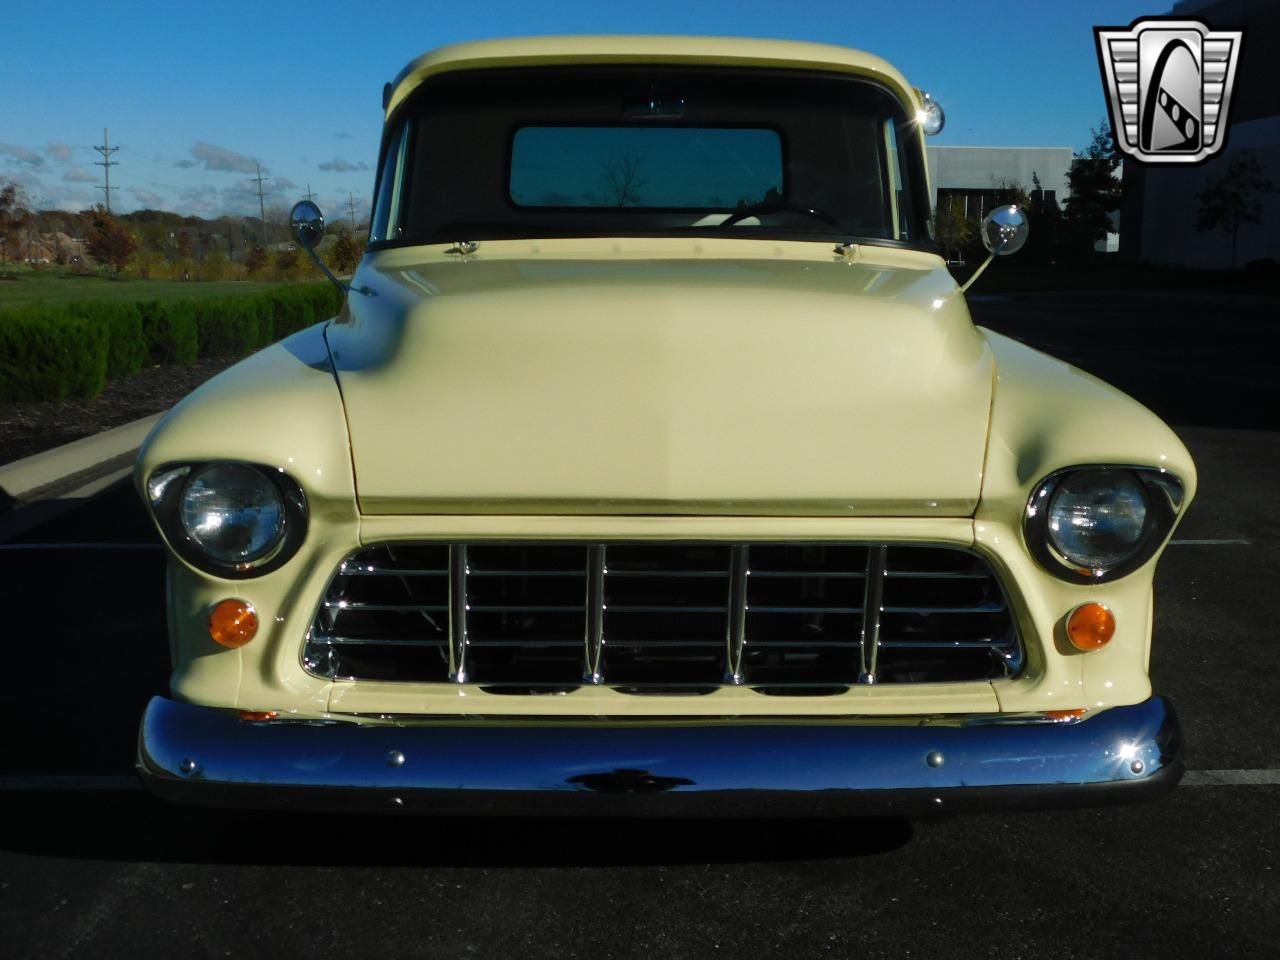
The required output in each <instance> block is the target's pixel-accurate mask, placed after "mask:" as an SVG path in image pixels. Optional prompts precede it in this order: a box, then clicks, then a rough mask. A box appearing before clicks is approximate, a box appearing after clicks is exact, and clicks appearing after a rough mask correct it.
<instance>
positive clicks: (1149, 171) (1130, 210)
mask: <svg viewBox="0 0 1280 960" xmlns="http://www.w3.org/2000/svg"><path fill="white" fill-rule="evenodd" d="M1170 16H1175V17H1189V18H1195V19H1198V20H1203V21H1205V22H1206V23H1208V24H1209V25H1210V26H1211V27H1214V28H1218V29H1227V28H1236V27H1244V31H1245V35H1244V47H1243V50H1242V52H1241V54H1240V62H1239V65H1238V66H1237V68H1236V82H1235V93H1234V95H1233V97H1232V100H1231V108H1230V126H1229V128H1228V130H1227V141H1226V147H1225V149H1224V150H1223V151H1222V152H1221V153H1219V154H1217V155H1216V156H1214V157H1212V158H1210V159H1209V160H1207V161H1206V162H1205V163H1203V164H1201V165H1199V166H1194V167H1189V166H1164V167H1161V166H1156V165H1152V164H1140V163H1125V165H1124V194H1125V200H1124V208H1123V212H1122V216H1123V222H1124V225H1125V229H1124V231H1123V232H1122V234H1121V237H1120V255H1121V256H1122V257H1123V258H1125V259H1127V260H1132V261H1141V262H1144V263H1154V264H1164V265H1170V266H1186V267H1209V268H1229V267H1231V265H1232V264H1231V237H1230V236H1229V235H1228V234H1226V233H1224V232H1222V231H1213V232H1201V231H1199V230H1197V229H1196V213H1197V211H1198V210H1199V207H1200V194H1201V193H1202V192H1203V191H1204V189H1205V187H1206V186H1207V184H1208V182H1209V181H1210V180H1211V179H1213V178H1215V177H1221V176H1222V175H1224V174H1225V173H1226V171H1227V170H1228V169H1229V168H1230V166H1231V161H1232V159H1233V158H1234V157H1237V156H1238V155H1240V154H1241V153H1243V152H1246V151H1247V153H1248V154H1249V155H1250V156H1252V157H1253V158H1255V159H1256V160H1257V161H1258V162H1259V164H1260V166H1261V167H1262V173H1263V176H1264V177H1267V178H1269V179H1270V180H1271V182H1272V184H1273V192H1271V193H1268V194H1263V195H1262V197H1261V200H1262V223H1261V224H1260V225H1258V226H1245V227H1244V228H1242V229H1241V231H1240V233H1239V236H1238V238H1237V252H1236V265H1237V266H1244V265H1246V264H1248V263H1250V262H1251V261H1255V260H1266V259H1270V260H1277V261H1280V192H1277V191H1280V56H1277V54H1276V45H1277V43H1280V0H1183V2H1180V3H1177V4H1175V5H1174V7H1173V10H1172V11H1171V13H1170Z"/></svg>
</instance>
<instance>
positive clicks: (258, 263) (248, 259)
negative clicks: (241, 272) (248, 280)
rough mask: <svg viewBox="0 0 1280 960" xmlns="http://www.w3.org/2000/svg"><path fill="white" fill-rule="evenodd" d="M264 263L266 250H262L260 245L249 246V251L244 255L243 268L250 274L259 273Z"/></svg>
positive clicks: (265, 262)
mask: <svg viewBox="0 0 1280 960" xmlns="http://www.w3.org/2000/svg"><path fill="white" fill-rule="evenodd" d="M266 265H267V251H265V250H263V249H262V247H250V248H249V251H248V252H247V253H246V254H245V255H244V269H245V272H246V273H247V274H249V275H250V276H253V275H254V274H256V273H259V272H260V271H261V270H262V269H263V267H265V266H266Z"/></svg>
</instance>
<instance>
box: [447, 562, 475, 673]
mask: <svg viewBox="0 0 1280 960" xmlns="http://www.w3.org/2000/svg"><path fill="white" fill-rule="evenodd" d="M468 573H470V571H469V570H468V569H467V545H466V544H465V543H451V544H450V545H449V679H450V680H452V681H453V682H454V683H466V682H467V610H468V607H467V574H468Z"/></svg>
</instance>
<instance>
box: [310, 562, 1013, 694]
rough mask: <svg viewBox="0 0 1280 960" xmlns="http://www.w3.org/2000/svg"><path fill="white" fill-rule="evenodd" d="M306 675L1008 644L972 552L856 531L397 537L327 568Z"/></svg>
mask: <svg viewBox="0 0 1280 960" xmlns="http://www.w3.org/2000/svg"><path fill="white" fill-rule="evenodd" d="M303 662H304V664H305V666H306V667H307V669H308V670H310V671H311V672H312V673H315V674H317V675H320V676H325V677H332V678H355V679H375V680H400V681H413V682H426V683H432V682H436V683H465V684H469V685H475V686H478V687H481V688H484V689H488V688H493V689H495V690H497V689H501V690H508V691H513V692H518V691H522V690H528V691H529V692H537V691H538V690H547V691H563V690H569V689H573V688H575V687H577V686H580V685H590V684H604V685H607V686H610V687H612V688H614V689H616V690H620V691H624V692H627V693H646V692H649V693H664V692H672V691H685V692H691V693H705V692H709V691H711V690H714V689H716V688H717V687H719V686H722V685H724V684H731V685H745V686H747V687H750V688H753V689H756V690H758V691H760V692H762V693H768V694H772V695H778V694H785V693H786V692H787V691H789V690H790V691H793V692H795V694H796V695H813V694H815V693H816V694H821V693H824V692H833V693H838V692H840V691H843V690H847V689H849V688H851V687H852V686H854V685H857V684H860V683H861V684H865V683H931V682H942V681H957V680H990V679H996V678H999V677H1005V676H1010V675H1013V674H1015V673H1017V672H1018V671H1019V670H1020V669H1021V665H1022V649H1021V645H1020V643H1019V640H1018V636H1017V632H1016V629H1015V626H1014V622H1013V618H1012V616H1011V614H1010V612H1009V608H1008V604H1007V602H1006V599H1005V596H1004V593H1003V591H1002V589H1001V587H1000V584H999V582H998V581H997V579H996V577H995V575H994V573H993V572H992V570H991V569H990V567H989V566H988V564H987V563H986V562H985V561H984V560H983V559H982V558H981V557H980V556H979V555H977V554H975V553H972V552H970V551H967V550H963V549H958V548H953V547H936V546H916V545H898V544H887V545H886V544H865V543H805V542H798V543H776V542H767V543H752V544H727V543H650V542H645V543H609V544H583V543H568V542H564V543H560V542H542V543H536V542H535V543H524V542H512V543H470V544H442V543H396V544H384V545H379V546H375V547H368V548H365V549H363V550H361V551H358V552H357V553H355V554H353V555H351V556H349V557H348V558H347V559H346V560H345V561H344V562H343V563H342V564H341V565H340V566H339V568H338V570H337V572H336V573H335V575H334V577H333V579H332V580H331V582H330V583H329V586H328V588H327V590H326V592H325V596H324V598H323V600H322V602H321V604H320V606H319V610H318V612H317V614H316V618H315V622H314V624H313V625H312V629H311V631H310V633H309V635H308V638H307V641H306V645H305V649H304V651H303Z"/></svg>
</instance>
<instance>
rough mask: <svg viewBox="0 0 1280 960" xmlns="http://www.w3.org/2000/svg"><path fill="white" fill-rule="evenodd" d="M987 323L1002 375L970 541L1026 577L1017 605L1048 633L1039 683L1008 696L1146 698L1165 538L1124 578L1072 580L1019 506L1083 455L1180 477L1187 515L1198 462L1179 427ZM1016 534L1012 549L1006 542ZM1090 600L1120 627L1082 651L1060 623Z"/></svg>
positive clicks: (1093, 701)
mask: <svg viewBox="0 0 1280 960" xmlns="http://www.w3.org/2000/svg"><path fill="white" fill-rule="evenodd" d="M981 333H982V334H983V336H985V337H986V338H987V341H988V342H989V343H990V344H991V348H992V351H993V352H994V354H995V357H996V384H995V390H994V393H993V398H992V407H991V428H990V432H989V435H988V439H987V453H986V463H985V468H984V472H983V483H982V497H981V501H980V503H979V506H978V510H977V511H976V513H975V515H974V532H975V539H976V542H977V543H978V544H979V545H980V546H981V547H984V548H985V549H987V550H990V551H992V552H993V553H996V554H998V555H999V557H1000V558H1001V559H1002V561H1003V562H1004V563H1005V564H1006V565H1007V567H1008V574H1009V576H1010V577H1011V578H1012V580H1013V581H1014V582H1016V583H1019V584H1020V585H1022V586H1023V589H1022V590H1021V592H1022V595H1023V610H1022V611H1021V613H1022V615H1023V616H1024V617H1025V618H1026V619H1027V620H1029V621H1031V622H1032V623H1033V624H1034V627H1035V629H1036V632H1037V633H1038V634H1039V635H1040V636H1041V637H1042V639H1043V650H1042V654H1043V659H1042V662H1041V663H1040V664H1039V670H1040V674H1039V675H1040V678H1041V682H1040V683H1039V684H1034V685H1028V686H1023V687H1021V688H1012V687H1011V688H1010V689H1008V690H1007V691H1005V695H1004V696H1002V698H1001V706H1002V708H1004V709H1019V708H1020V707H1021V706H1022V703H1023V700H1022V697H1023V696H1024V695H1025V696H1026V697H1027V698H1030V700H1028V701H1027V702H1032V701H1034V702H1040V703H1041V704H1043V702H1044V701H1043V699H1036V698H1045V697H1049V696H1052V697H1055V698H1056V697H1061V698H1062V700H1063V701H1068V700H1070V701H1074V702H1077V703H1078V704H1081V705H1085V706H1087V707H1089V708H1090V709H1100V708H1103V707H1110V706H1116V705H1127V704H1133V703H1138V702H1141V701H1142V700H1144V699H1146V698H1147V697H1148V696H1150V694H1151V684H1150V681H1149V679H1148V677H1147V664H1148V659H1149V654H1150V632H1151V584H1152V579H1153V577H1154V574H1155V567H1156V562H1157V560H1158V559H1159V557H1160V554H1161V553H1162V552H1163V549H1164V547H1165V545H1167V542H1168V541H1167V540H1166V543H1165V544H1162V545H1161V547H1160V549H1159V550H1157V551H1156V552H1155V554H1154V555H1153V556H1152V557H1151V559H1150V560H1148V561H1147V563H1145V564H1143V565H1142V566H1141V567H1139V568H1138V569H1137V570H1135V571H1134V572H1133V573H1130V574H1129V575H1127V576H1124V577H1121V578H1120V579H1118V580H1115V581H1112V582H1110V583H1103V584H1097V583H1089V584H1073V583H1066V582H1064V581H1062V580H1059V579H1057V578H1056V577H1054V576H1052V575H1051V574H1049V573H1047V572H1046V571H1045V570H1043V569H1042V568H1041V567H1040V566H1039V564H1038V563H1037V562H1036V561H1035V560H1033V559H1032V558H1031V555H1030V553H1029V552H1028V550H1027V545H1026V541H1025V537H1024V533H1023V527H1022V519H1023V514H1024V511H1025V508H1026V504H1027V500H1028V498H1029V497H1030V496H1031V492H1032V490H1033V489H1034V488H1035V486H1036V484H1037V483H1038V482H1039V481H1040V480H1041V479H1042V478H1044V477H1045V476H1046V475H1047V474H1050V473H1053V472H1054V471H1056V470H1060V469H1063V468H1064V467H1071V466H1076V465H1081V464H1121V465H1127V466H1143V467H1152V468H1155V469H1161V470H1167V471H1169V472H1170V473H1172V474H1173V475H1175V476H1176V477H1177V478H1178V479H1179V480H1180V481H1181V482H1182V486H1183V498H1182V504H1181V508H1180V509H1179V512H1178V519H1179V520H1181V518H1182V516H1183V515H1184V514H1185V513H1186V509H1187V506H1188V504H1189V503H1190V502H1191V500H1192V498H1193V497H1194V496H1195V492H1196V470H1195V464H1194V463H1193V462H1192V460H1191V456H1190V454H1189V453H1188V452H1187V449H1186V447H1184V446H1183V444H1182V442H1181V441H1180V440H1179V439H1178V437H1177V436H1176V435H1175V434H1174V432H1173V431H1172V430H1170V429H1169V427H1168V426H1166V425H1165V424H1164V423H1163V422H1162V421H1161V420H1160V419H1159V418H1158V417H1157V416H1156V415H1155V414H1153V413H1152V412H1151V411H1150V410H1148V409H1147V408H1146V407H1144V406H1142V405H1141V404H1140V403H1138V402H1137V401H1136V400H1134V399H1132V398H1131V397H1129V396H1127V395H1125V394H1124V393H1121V392H1120V391H1119V390H1117V389H1115V388H1114V387H1112V386H1110V385H1108V384H1106V383H1104V382H1103V381H1101V380H1099V379H1097V378H1096V377H1093V376H1091V375H1089V374H1087V373H1085V372H1084V371H1082V370H1079V369H1077V368H1076V367H1073V366H1071V365H1070V364H1067V363H1064V362H1062V361H1060V360H1056V359H1054V358H1053V357H1049V356H1047V355H1045V354H1043V353H1040V352H1038V351H1036V350H1032V349H1031V348H1029V347H1026V346H1024V345H1022V344H1020V343H1018V342H1016V341H1014V340H1011V339H1009V338H1008V337H1004V336H1001V335H1000V334H996V333H993V332H991V331H989V330H982V331H981ZM1175 526H1176V524H1175ZM1013 544H1016V545H1017V549H1009V547H1010V546H1011V545H1013ZM1088 601H1097V602H1101V603H1105V604H1107V606H1109V607H1110V608H1111V610H1112V612H1113V613H1114V614H1115V617H1116V622H1117V630H1116V635H1115V637H1114V639H1113V640H1112V641H1111V643H1110V644H1109V645H1108V646H1106V647H1104V648H1103V649H1101V650H1097V651H1093V652H1091V653H1088V654H1085V653H1080V652H1079V651H1077V650H1076V649H1075V648H1074V647H1072V646H1071V645H1070V644H1069V643H1068V642H1067V640H1066V631H1065V622H1066V618H1067V616H1068V615H1069V614H1070V613H1071V611H1072V610H1074V609H1075V608H1076V607H1077V606H1079V605H1080V604H1081V603H1085V602H1088Z"/></svg>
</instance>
